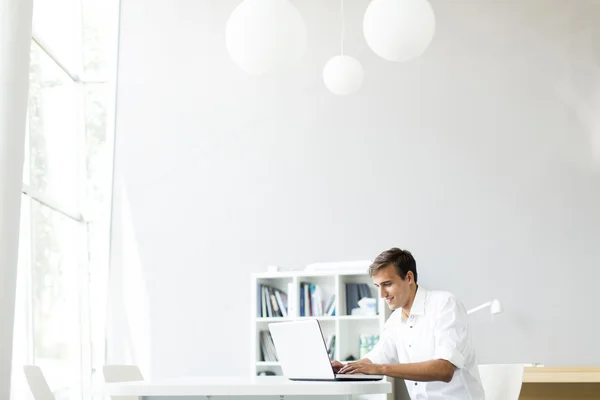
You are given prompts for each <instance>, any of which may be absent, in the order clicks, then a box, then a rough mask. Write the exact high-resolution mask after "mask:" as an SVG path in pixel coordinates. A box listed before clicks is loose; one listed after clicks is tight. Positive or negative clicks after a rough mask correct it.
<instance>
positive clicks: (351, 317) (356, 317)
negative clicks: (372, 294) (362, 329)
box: [335, 315, 380, 321]
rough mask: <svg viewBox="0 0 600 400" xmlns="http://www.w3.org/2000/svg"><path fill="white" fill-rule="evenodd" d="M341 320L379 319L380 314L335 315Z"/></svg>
mask: <svg viewBox="0 0 600 400" xmlns="http://www.w3.org/2000/svg"><path fill="white" fill-rule="evenodd" d="M335 318H337V319H339V320H341V321H377V320H379V318H380V317H379V315H340V316H339V317H335Z"/></svg>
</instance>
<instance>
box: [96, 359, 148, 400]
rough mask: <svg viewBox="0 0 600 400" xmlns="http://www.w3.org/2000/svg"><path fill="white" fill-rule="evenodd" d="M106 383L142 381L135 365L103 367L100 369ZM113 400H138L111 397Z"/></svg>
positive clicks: (142, 378) (132, 397) (136, 399)
mask: <svg viewBox="0 0 600 400" xmlns="http://www.w3.org/2000/svg"><path fill="white" fill-rule="evenodd" d="M102 372H103V374H104V381H105V382H106V383H115V382H134V381H143V380H144V376H143V375H142V372H141V371H140V369H139V368H138V366H137V365H105V366H104V367H102ZM112 399H113V400H138V398H137V397H136V396H113V397H112Z"/></svg>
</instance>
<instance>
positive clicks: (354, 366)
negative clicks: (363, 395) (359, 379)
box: [339, 361, 382, 375]
mask: <svg viewBox="0 0 600 400" xmlns="http://www.w3.org/2000/svg"><path fill="white" fill-rule="evenodd" d="M339 373H340V374H365V375H381V373H382V368H381V365H380V364H373V363H364V362H357V361H355V362H349V363H348V364H346V365H344V366H343V367H342V368H341V369H340V372H339Z"/></svg>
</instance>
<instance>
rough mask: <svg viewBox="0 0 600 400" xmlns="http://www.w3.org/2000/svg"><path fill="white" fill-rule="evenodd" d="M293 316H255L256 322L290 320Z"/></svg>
mask: <svg viewBox="0 0 600 400" xmlns="http://www.w3.org/2000/svg"><path fill="white" fill-rule="evenodd" d="M292 320H293V318H290V317H259V318H256V322H284V321H292Z"/></svg>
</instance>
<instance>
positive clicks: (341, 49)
mask: <svg viewBox="0 0 600 400" xmlns="http://www.w3.org/2000/svg"><path fill="white" fill-rule="evenodd" d="M340 10H341V13H340V14H341V19H342V33H341V35H340V36H341V39H340V52H341V54H342V55H344V34H345V32H346V26H345V23H344V0H340Z"/></svg>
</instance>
